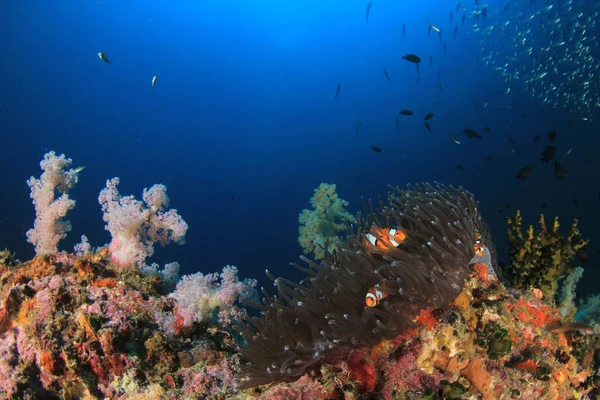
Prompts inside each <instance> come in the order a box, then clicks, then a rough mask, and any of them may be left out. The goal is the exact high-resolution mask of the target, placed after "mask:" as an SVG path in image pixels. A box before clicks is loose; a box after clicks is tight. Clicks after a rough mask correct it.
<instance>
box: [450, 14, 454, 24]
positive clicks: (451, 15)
mask: <svg viewBox="0 0 600 400" xmlns="http://www.w3.org/2000/svg"><path fill="white" fill-rule="evenodd" d="M452 17H454V13H453V12H452V11H450V23H452Z"/></svg>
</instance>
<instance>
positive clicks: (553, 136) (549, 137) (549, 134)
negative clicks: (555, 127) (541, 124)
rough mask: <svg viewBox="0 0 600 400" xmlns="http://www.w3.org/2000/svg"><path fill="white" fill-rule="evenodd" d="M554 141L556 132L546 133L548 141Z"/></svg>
mask: <svg viewBox="0 0 600 400" xmlns="http://www.w3.org/2000/svg"><path fill="white" fill-rule="evenodd" d="M554 139H556V131H550V132H548V141H549V142H551V143H552V142H554Z"/></svg>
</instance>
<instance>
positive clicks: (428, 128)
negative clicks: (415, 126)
mask: <svg viewBox="0 0 600 400" xmlns="http://www.w3.org/2000/svg"><path fill="white" fill-rule="evenodd" d="M425 128H427V130H428V131H430V130H431V126H429V124H428V123H427V122H425Z"/></svg>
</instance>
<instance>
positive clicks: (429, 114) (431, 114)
mask: <svg viewBox="0 0 600 400" xmlns="http://www.w3.org/2000/svg"><path fill="white" fill-rule="evenodd" d="M433 115H434V114H433V113H427V115H425V118H424V119H425V121H428V120H430V119H431V118H433Z"/></svg>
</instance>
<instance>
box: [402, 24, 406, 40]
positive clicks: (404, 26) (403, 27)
mask: <svg viewBox="0 0 600 400" xmlns="http://www.w3.org/2000/svg"><path fill="white" fill-rule="evenodd" d="M404 36H406V24H402V38H404Z"/></svg>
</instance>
